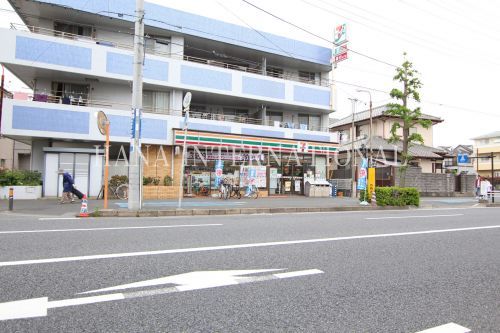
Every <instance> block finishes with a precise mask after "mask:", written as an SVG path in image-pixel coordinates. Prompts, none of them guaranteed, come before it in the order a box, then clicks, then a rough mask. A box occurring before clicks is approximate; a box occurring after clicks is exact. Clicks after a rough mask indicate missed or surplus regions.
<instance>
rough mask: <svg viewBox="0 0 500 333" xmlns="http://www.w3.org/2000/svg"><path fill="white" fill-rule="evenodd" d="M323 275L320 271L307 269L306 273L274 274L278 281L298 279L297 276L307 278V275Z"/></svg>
mask: <svg viewBox="0 0 500 333" xmlns="http://www.w3.org/2000/svg"><path fill="white" fill-rule="evenodd" d="M320 273H323V272H322V271H320V270H319V269H307V270H305V271H296V272H286V273H276V274H273V275H274V276H275V277H277V278H278V279H287V278H291V277H297V276H306V275H313V274H320Z"/></svg>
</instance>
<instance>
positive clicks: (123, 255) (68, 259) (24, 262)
mask: <svg viewBox="0 0 500 333" xmlns="http://www.w3.org/2000/svg"><path fill="white" fill-rule="evenodd" d="M498 228H500V225H490V226H484V227H471V228H457V229H438V230H424V231H412V232H398V233H391V234H375V235H360V236H345V237H332V238H316V239H302V240H292V241H280V242H268V243H249V244H234V245H221V246H207V247H195V248H184V249H170V250H157V251H142V252H124V253H110V254H95V255H88V256H75V257H59V258H47V259H32V260H18V261H3V262H0V267H6V266H22V265H35V264H48V263H57V262H71V261H84V260H97V259H112V258H127V257H140V256H151V255H160V254H174V253H190V252H207V251H219V250H232V249H245V248H253V247H268V246H280V245H296V244H309V243H323V242H334V241H341V240H354V239H366V238H382V237H399V236H412V235H425V234H437V233H447V232H459V231H473V230H485V229H498Z"/></svg>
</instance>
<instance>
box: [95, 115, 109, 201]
mask: <svg viewBox="0 0 500 333" xmlns="http://www.w3.org/2000/svg"><path fill="white" fill-rule="evenodd" d="M97 127H98V128H99V132H101V134H102V135H106V146H105V147H104V152H105V164H104V193H103V194H104V195H103V197H104V209H108V182H109V179H108V178H109V120H108V117H107V116H106V114H105V113H104V112H103V111H99V112H98V113H97Z"/></svg>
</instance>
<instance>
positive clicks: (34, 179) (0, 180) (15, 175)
mask: <svg viewBox="0 0 500 333" xmlns="http://www.w3.org/2000/svg"><path fill="white" fill-rule="evenodd" d="M38 185H42V174H41V173H40V172H38V171H29V170H2V171H0V186H38Z"/></svg>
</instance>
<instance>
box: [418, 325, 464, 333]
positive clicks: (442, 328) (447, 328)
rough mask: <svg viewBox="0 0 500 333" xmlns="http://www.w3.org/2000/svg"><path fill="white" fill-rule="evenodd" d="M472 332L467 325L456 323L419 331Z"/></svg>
mask: <svg viewBox="0 0 500 333" xmlns="http://www.w3.org/2000/svg"><path fill="white" fill-rule="evenodd" d="M468 332H471V330H470V329H468V328H467V327H463V326H460V325H458V324H455V323H448V324H445V325H441V326H437V327H433V328H429V329H427V330H423V331H419V332H417V333H468Z"/></svg>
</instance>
